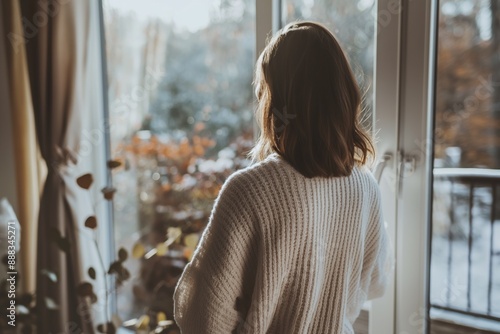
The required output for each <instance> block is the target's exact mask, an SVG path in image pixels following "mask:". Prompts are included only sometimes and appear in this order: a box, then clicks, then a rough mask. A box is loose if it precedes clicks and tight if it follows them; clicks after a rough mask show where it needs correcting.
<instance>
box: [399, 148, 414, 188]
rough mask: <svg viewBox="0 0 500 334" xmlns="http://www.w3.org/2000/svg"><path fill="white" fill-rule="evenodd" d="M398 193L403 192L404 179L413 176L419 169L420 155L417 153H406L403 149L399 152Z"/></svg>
mask: <svg viewBox="0 0 500 334" xmlns="http://www.w3.org/2000/svg"><path fill="white" fill-rule="evenodd" d="M398 155H399V164H398V175H399V178H398V190H399V191H398V194H399V196H401V194H402V193H403V179H404V178H406V177H409V176H411V175H412V174H413V173H415V170H416V169H417V162H418V156H417V155H415V154H405V153H404V152H403V151H399V152H398Z"/></svg>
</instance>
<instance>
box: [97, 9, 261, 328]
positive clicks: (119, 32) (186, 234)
mask: <svg viewBox="0 0 500 334" xmlns="http://www.w3.org/2000/svg"><path fill="white" fill-rule="evenodd" d="M254 11H255V1H254V0H218V1H215V0H214V1H207V0H197V1H195V0H183V1H180V0H171V1H158V0H141V1H136V0H127V1H124V0H107V1H105V28H106V38H107V53H108V67H109V69H108V70H109V82H110V89H109V98H110V123H111V137H112V138H111V139H112V140H111V141H112V154H113V157H114V158H115V159H118V160H120V161H121V162H122V163H123V164H122V167H120V168H117V169H116V170H115V171H114V175H113V178H114V186H115V187H116V188H117V193H116V195H115V199H114V211H115V241H116V245H117V248H120V247H123V248H125V249H126V250H127V251H128V252H129V254H130V256H129V257H128V259H127V260H126V261H125V263H124V266H125V267H126V268H128V270H129V271H130V273H131V278H130V279H128V280H126V281H125V282H124V283H123V284H121V286H119V287H118V288H117V289H118V292H117V296H118V312H119V316H120V318H121V319H122V320H128V319H132V318H137V317H139V316H141V315H143V314H149V315H152V316H154V317H156V314H157V313H158V312H160V311H161V312H163V313H165V314H166V316H167V318H168V319H173V317H172V311H173V305H172V294H173V291H174V287H175V285H176V283H177V279H178V278H179V275H180V273H181V272H182V270H183V268H184V266H185V264H186V263H187V261H188V260H189V259H190V257H191V255H192V252H193V250H194V247H195V245H196V243H197V240H198V238H199V235H200V233H201V231H202V230H203V228H204V227H205V225H206V223H207V221H208V216H209V213H210V211H211V209H212V205H213V201H214V199H215V197H216V196H217V194H218V191H219V189H220V187H221V185H222V184H223V182H224V180H225V179H226V178H227V177H228V176H229V175H230V174H231V173H232V172H234V171H235V170H237V169H239V168H242V167H245V166H247V165H248V163H249V161H248V160H247V159H246V158H245V156H246V153H247V152H248V150H249V149H250V147H251V145H252V144H253V130H254V129H253V98H254V97H253V89H252V86H251V83H252V76H253V66H254V59H255V47H254V45H255V13H254ZM153 319H156V318H153Z"/></svg>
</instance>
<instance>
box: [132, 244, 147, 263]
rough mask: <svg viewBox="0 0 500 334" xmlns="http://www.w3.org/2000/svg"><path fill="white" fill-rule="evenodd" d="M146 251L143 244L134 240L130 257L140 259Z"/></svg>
mask: <svg viewBox="0 0 500 334" xmlns="http://www.w3.org/2000/svg"><path fill="white" fill-rule="evenodd" d="M145 253H146V249H145V248H144V245H143V244H142V243H140V242H136V243H135V244H134V247H132V257H134V258H135V259H140V258H141V257H143V256H144V254H145Z"/></svg>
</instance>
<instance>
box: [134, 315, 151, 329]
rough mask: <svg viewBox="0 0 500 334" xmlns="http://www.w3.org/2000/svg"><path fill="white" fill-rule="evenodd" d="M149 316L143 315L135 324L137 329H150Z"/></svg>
mask: <svg viewBox="0 0 500 334" xmlns="http://www.w3.org/2000/svg"><path fill="white" fill-rule="evenodd" d="M149 320H150V319H149V316H148V315H146V314H144V315H141V317H140V318H139V320H138V321H137V324H136V325H135V326H136V328H137V329H148V328H149Z"/></svg>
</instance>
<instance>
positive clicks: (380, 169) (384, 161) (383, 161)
mask: <svg viewBox="0 0 500 334" xmlns="http://www.w3.org/2000/svg"><path fill="white" fill-rule="evenodd" d="M391 160H392V153H391V152H386V153H384V155H383V156H382V158H380V160H379V162H378V163H377V165H376V166H375V170H374V172H373V175H374V176H375V180H377V182H378V183H379V184H380V180H381V179H382V174H383V173H384V170H385V168H386V167H387V166H388V165H389V163H390V162H391Z"/></svg>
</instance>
